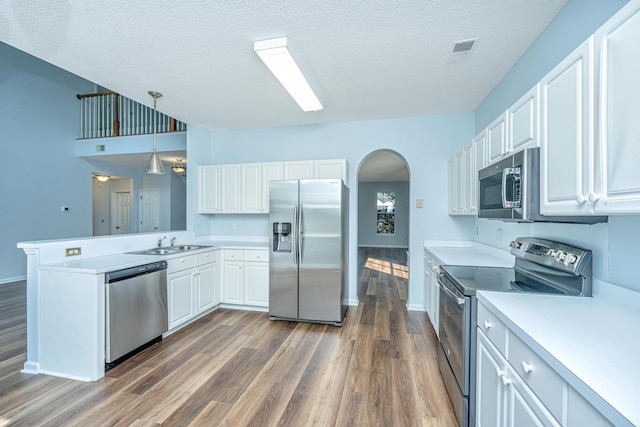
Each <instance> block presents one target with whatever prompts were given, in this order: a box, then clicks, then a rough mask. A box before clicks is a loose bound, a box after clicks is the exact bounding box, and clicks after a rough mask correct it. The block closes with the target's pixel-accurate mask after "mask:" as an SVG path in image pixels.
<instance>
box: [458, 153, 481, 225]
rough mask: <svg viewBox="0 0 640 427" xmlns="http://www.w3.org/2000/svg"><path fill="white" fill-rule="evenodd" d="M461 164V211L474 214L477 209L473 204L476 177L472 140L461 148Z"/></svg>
mask: <svg viewBox="0 0 640 427" xmlns="http://www.w3.org/2000/svg"><path fill="white" fill-rule="evenodd" d="M462 165H463V167H464V173H463V174H462V175H461V177H460V178H461V179H462V180H463V181H462V211H463V212H464V214H465V215H475V214H476V213H477V210H476V207H475V204H474V196H475V194H474V190H475V183H476V182H477V181H478V178H477V175H476V167H475V162H474V156H473V141H472V142H471V143H469V145H467V146H465V147H464V148H463V149H462Z"/></svg>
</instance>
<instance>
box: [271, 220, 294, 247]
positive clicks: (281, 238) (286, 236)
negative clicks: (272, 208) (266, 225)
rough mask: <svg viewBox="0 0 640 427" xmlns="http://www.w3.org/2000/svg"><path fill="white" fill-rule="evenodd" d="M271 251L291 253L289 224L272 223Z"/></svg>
mask: <svg viewBox="0 0 640 427" xmlns="http://www.w3.org/2000/svg"><path fill="white" fill-rule="evenodd" d="M273 251H274V252H291V223H290V222H274V223H273Z"/></svg>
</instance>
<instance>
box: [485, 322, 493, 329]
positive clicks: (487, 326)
mask: <svg viewBox="0 0 640 427" xmlns="http://www.w3.org/2000/svg"><path fill="white" fill-rule="evenodd" d="M491 326H493V325H491V322H489V321H488V320H485V321H484V328H485V329H490V328H491Z"/></svg>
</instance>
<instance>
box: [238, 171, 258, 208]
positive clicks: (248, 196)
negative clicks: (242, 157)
mask: <svg viewBox="0 0 640 427" xmlns="http://www.w3.org/2000/svg"><path fill="white" fill-rule="evenodd" d="M241 170H242V191H241V194H242V209H241V211H242V213H261V212H263V208H262V200H263V199H262V164H261V163H243V164H242V166H241Z"/></svg>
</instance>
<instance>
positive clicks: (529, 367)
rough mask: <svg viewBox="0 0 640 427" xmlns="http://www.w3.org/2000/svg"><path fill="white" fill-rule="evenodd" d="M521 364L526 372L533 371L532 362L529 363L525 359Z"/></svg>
mask: <svg viewBox="0 0 640 427" xmlns="http://www.w3.org/2000/svg"><path fill="white" fill-rule="evenodd" d="M520 366H522V370H523V371H524V372H525V374H530V373H531V372H533V365H532V364H531V363H527V362H525V361H524V360H523V361H522V363H521V364H520Z"/></svg>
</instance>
